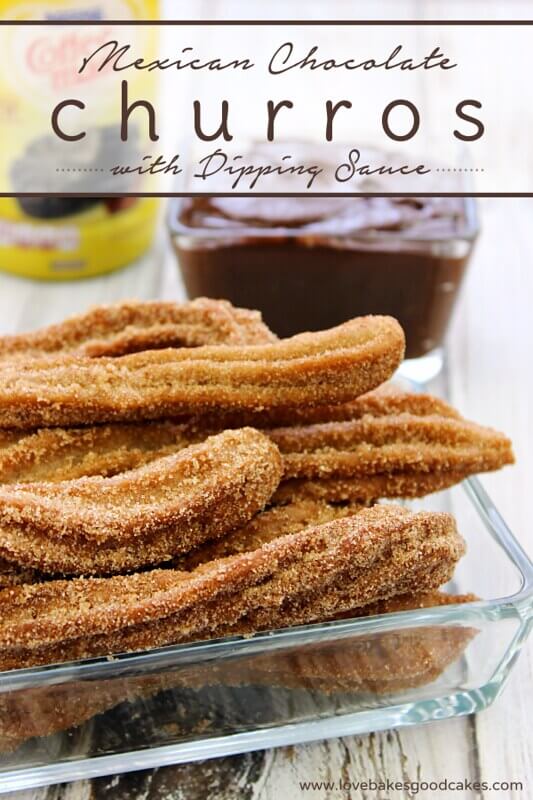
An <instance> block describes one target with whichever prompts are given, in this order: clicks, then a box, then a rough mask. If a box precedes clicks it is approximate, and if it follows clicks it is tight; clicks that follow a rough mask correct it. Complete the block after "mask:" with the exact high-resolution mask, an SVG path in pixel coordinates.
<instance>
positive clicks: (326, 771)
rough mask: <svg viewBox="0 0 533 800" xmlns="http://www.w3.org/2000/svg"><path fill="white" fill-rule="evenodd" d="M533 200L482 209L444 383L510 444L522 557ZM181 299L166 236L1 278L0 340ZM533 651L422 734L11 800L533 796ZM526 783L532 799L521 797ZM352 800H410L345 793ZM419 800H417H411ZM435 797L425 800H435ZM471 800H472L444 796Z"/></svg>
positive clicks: (495, 490)
mask: <svg viewBox="0 0 533 800" xmlns="http://www.w3.org/2000/svg"><path fill="white" fill-rule="evenodd" d="M532 220H533V200H518V199H501V200H487V201H484V202H483V204H482V224H483V232H482V236H481V238H480V241H479V244H478V246H477V250H476V253H475V257H474V260H473V262H472V265H471V269H470V272H469V274H468V277H467V280H466V286H465V289H464V292H463V295H462V298H461V300H460V304H459V307H458V309H457V313H456V315H455V319H454V321H453V325H452V328H451V331H450V336H449V348H448V352H449V361H448V371H447V380H448V382H449V391H450V394H451V398H452V401H453V402H454V403H455V404H456V405H457V406H458V407H459V408H460V409H461V410H462V411H463V412H464V413H465V414H466V415H467V416H471V417H473V418H475V419H476V420H479V421H480V422H485V423H487V424H491V425H493V426H495V427H498V428H500V429H502V430H504V431H506V432H507V433H509V434H510V435H511V436H512V438H513V440H514V443H515V448H516V453H517V458H518V463H517V466H516V467H514V468H512V469H510V470H506V471H504V472H502V473H501V474H495V475H491V476H487V477H486V478H485V479H484V483H485V485H486V486H487V488H488V489H489V491H490V492H491V494H492V496H493V498H494V499H495V501H496V503H497V504H498V505H499V507H500V508H501V510H502V512H503V514H504V516H505V517H506V519H507V520H508V521H509V523H510V524H511V526H512V528H513V530H514V531H516V532H517V533H518V535H519V536H520V537H521V539H522V542H523V543H524V544H525V546H526V548H527V547H528V546H529V550H530V551H531V550H532V549H533V530H532V526H531V513H530V507H531V500H530V495H531V483H530V482H531V474H532V467H533V452H532V449H531V445H532V442H533V417H532V415H531V401H532V394H533V377H532V374H531V363H532V359H531V349H532V347H533V314H532V312H531V306H532V301H533V239H532V237H531V224H532V223H531V221H532ZM162 296H164V297H168V298H176V299H179V298H181V297H183V289H182V286H181V283H180V280H179V277H178V273H177V269H176V265H175V262H174V258H173V256H172V253H171V252H170V250H169V249H168V248H167V246H166V241H165V237H164V235H162V239H161V245H160V247H159V248H158V249H157V251H156V252H155V253H154V254H152V255H151V256H150V257H148V258H146V259H144V260H143V261H142V262H140V263H138V264H135V265H133V266H131V267H129V268H127V269H125V270H123V271H121V272H117V273H114V274H113V275H110V276H108V277H105V278H97V279H93V280H89V281H84V282H81V283H77V284H74V283H66V284H62V285H48V284H41V283H36V282H30V281H25V280H21V279H17V278H12V277H9V276H7V275H2V274H0V332H2V333H5V332H9V331H17V330H27V329H30V328H34V327H37V326H40V325H43V324H47V323H50V322H52V321H56V320H59V319H61V318H62V317H64V316H65V315H67V314H70V313H74V312H76V311H79V310H82V309H84V308H86V307H87V306H88V305H90V304H92V303H96V302H111V301H113V300H116V299H119V298H131V297H141V298H151V297H162ZM532 685H533V648H532V647H531V645H530V646H529V648H528V649H527V650H526V652H525V653H523V654H522V656H521V658H520V661H519V663H518V665H517V666H516V668H515V669H514V671H513V674H512V677H511V679H510V682H509V685H508V686H507V688H506V690H505V692H504V694H503V696H502V697H501V698H500V699H499V700H497V701H496V703H495V705H494V706H493V707H492V708H490V709H488V710H487V711H485V712H483V713H482V714H479V715H477V716H471V717H466V718H462V719H456V720H451V721H446V722H441V723H433V724H431V725H427V726H422V727H419V728H410V729H404V730H399V731H388V732H384V733H376V734H370V735H368V736H359V737H347V738H344V739H338V740H332V741H329V742H320V743H316V744H311V745H306V746H301V747H289V748H283V749H279V750H275V751H274V750H272V751H266V752H259V753H253V754H250V755H244V756H236V757H232V758H225V759H220V760H217V761H211V762H207V763H202V764H192V765H181V766H176V767H168V768H165V769H161V770H153V771H149V772H144V773H137V774H132V775H125V776H122V777H115V778H112V779H111V778H104V779H100V780H95V781H91V782H80V783H77V784H71V785H67V786H63V787H55V788H51V789H41V790H37V791H35V792H26V793H23V794H18V795H17V798H18V800H82V799H83V800H97V799H98V800H99V798H113V800H141V798H142V800H178V798H179V799H180V800H181V799H182V798H186V800H196V798H202V800H203V799H204V798H211V797H213V798H215V797H216V798H219V799H220V798H236V797H240V796H242V797H245V798H250V800H259V798H260V800H278V798H279V797H283V798H287V799H288V800H289V798H297V797H300V796H301V797H304V796H310V797H315V798H320V800H322V799H324V800H326V799H327V800H330V798H331V800H333V799H334V798H335V799H336V798H339V797H342V794H341V793H339V792H338V791H334V792H328V791H326V790H321V791H316V792H309V793H305V794H303V793H302V792H301V791H300V789H299V781H300V780H306V781H308V780H326V781H327V780H338V779H339V778H340V777H342V778H343V779H346V780H364V779H371V778H372V779H379V778H380V777H381V778H383V777H389V778H391V779H397V780H407V779H409V780H416V779H424V780H428V781H429V780H439V779H443V778H444V777H448V778H449V779H455V780H461V779H464V778H468V779H470V780H476V779H481V780H486V781H489V782H492V781H497V780H500V781H501V780H520V781H523V783H524V787H525V789H524V792H522V793H518V792H514V793H512V792H508V793H503V792H502V793H500V792H490V793H487V794H486V797H487V798H488V797H489V796H490V797H491V798H492V797H509V798H519V797H520V798H526V797H531V796H532V792H533V749H532V747H531V741H532V739H533V723H532V719H531V717H532V714H531V711H532V708H533V702H532V701H533V694H532ZM528 779H529V786H528V783H527V782H528ZM344 796H345V797H348V796H350V797H351V798H353V799H354V800H363V799H364V798H367V799H368V798H374V797H379V798H385V797H391V798H394V799H396V798H409V797H410V796H411V795H409V794H408V793H403V792H398V793H393V794H392V795H388V794H385V795H376V794H372V793H370V794H368V793H367V794H365V793H364V792H357V791H353V792H352V793H351V795H348V794H347V793H346V794H345V795H344ZM419 796H420V797H422V796H423V795H419ZM432 796H433V795H432ZM435 796H438V797H443V798H447V797H450V798H451V797H454V798H458V797H461V798H474V797H479V796H480V795H476V794H475V793H474V792H465V793H455V794H453V795H452V794H449V795H447V794H445V793H442V794H438V795H435Z"/></svg>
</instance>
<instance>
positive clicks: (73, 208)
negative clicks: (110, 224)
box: [10, 125, 140, 219]
mask: <svg viewBox="0 0 533 800" xmlns="http://www.w3.org/2000/svg"><path fill="white" fill-rule="evenodd" d="M138 140H139V134H138V130H137V129H136V128H135V127H134V126H132V127H131V131H130V135H129V137H128V141H127V142H123V141H122V140H121V139H120V127H119V126H118V125H109V126H105V127H100V128H93V129H92V130H89V131H88V132H87V137H86V139H85V140H84V141H83V142H82V143H79V142H78V143H76V146H75V147H72V146H70V147H68V146H65V143H62V142H60V141H59V140H58V139H57V137H56V136H53V135H52V134H49V135H45V136H40V137H39V138H37V139H34V140H33V141H32V142H31V143H30V144H29V145H28V147H27V148H26V150H25V151H24V152H23V153H22V155H21V157H20V158H18V159H17V160H16V161H14V162H13V164H12V165H11V169H10V180H11V185H12V187H13V190H14V192H17V193H24V192H29V191H31V190H32V187H33V188H34V187H35V186H36V185H41V186H42V191H46V192H51V193H59V192H61V193H63V192H65V193H69V194H71V193H72V194H80V195H83V194H84V193H87V192H91V193H92V192H95V196H93V197H83V196H81V197H54V196H48V197H39V196H29V197H19V198H17V199H18V203H19V204H20V207H21V208H22V210H23V211H24V212H25V213H26V214H28V215H29V216H31V217H34V218H36V219H59V218H63V217H69V216H73V215H74V214H78V213H81V212H83V211H85V210H86V209H88V208H91V207H92V206H95V205H97V204H98V203H101V202H106V205H107V206H108V210H109V212H110V213H115V212H116V211H119V210H121V208H122V205H121V203H118V204H117V203H116V202H115V200H116V198H110V201H109V202H107V201H106V200H105V198H104V197H101V196H99V194H100V193H101V194H102V195H105V194H107V193H110V192H113V193H115V192H118V193H128V192H133V191H135V189H136V183H137V180H138V175H135V174H131V173H130V174H127V175H116V174H114V173H113V172H111V170H112V168H113V167H114V166H116V164H117V163H121V162H124V161H126V162H134V163H135V162H136V161H138V160H139V157H140V156H139V153H140V149H139V144H138ZM119 199H120V198H119ZM127 199H128V198H126V200H127Z"/></svg>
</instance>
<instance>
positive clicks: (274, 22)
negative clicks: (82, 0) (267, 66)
mask: <svg viewBox="0 0 533 800" xmlns="http://www.w3.org/2000/svg"><path fill="white" fill-rule="evenodd" d="M2 25H128V26H129V25H171V26H178V25H182V26H189V27H190V26H193V25H221V26H226V27H227V26H231V25H233V26H244V25H250V26H252V25H253V26H261V25H264V26H268V25H271V26H281V25H292V26H296V25H304V26H308V27H313V26H318V25H322V26H325V25H328V26H332V25H361V26H372V25H375V26H381V27H382V26H386V25H391V26H403V27H405V26H408V25H424V26H441V25H448V26H451V25H454V26H461V25H467V26H468V25H486V26H492V27H494V26H498V25H500V26H506V27H508V26H512V25H529V26H531V25H533V19H520V20H518V19H517V20H510V19H357V20H353V19H338V20H332V19H322V20H319V19H313V20H298V19H271V20H264V19H261V20H258V19H235V20H227V19H220V20H217V19H212V20H205V19H204V20H201V19H183V20H177V19H166V20H165V19H161V20H155V19H145V20H143V19H136V20H125V19H102V20H95V19H72V20H66V19H57V20H48V19H47V20H42V19H39V20H31V19H22V20H16V19H6V20H0V26H2Z"/></svg>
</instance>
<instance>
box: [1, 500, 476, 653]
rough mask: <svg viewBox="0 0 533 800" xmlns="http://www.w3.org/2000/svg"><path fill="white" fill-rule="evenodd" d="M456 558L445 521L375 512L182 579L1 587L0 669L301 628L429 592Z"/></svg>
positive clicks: (459, 550) (171, 574) (391, 509)
mask: <svg viewBox="0 0 533 800" xmlns="http://www.w3.org/2000/svg"><path fill="white" fill-rule="evenodd" d="M463 552H464V543H463V541H462V539H461V537H460V536H459V535H458V533H457V531H456V528H455V524H454V521H453V518H452V517H451V516H450V515H448V514H437V513H418V514H412V513H410V512H408V511H407V510H405V509H403V508H400V507H397V506H376V507H374V508H371V509H365V510H364V511H361V512H360V513H358V514H357V515H355V516H353V517H348V518H346V519H340V520H335V521H333V522H330V523H327V524H325V525H322V526H318V527H314V528H310V529H307V530H304V531H302V532H300V533H295V534H290V535H288V536H282V537H280V538H277V539H275V540H273V541H272V542H269V543H267V544H265V545H263V546H262V547H260V548H259V549H258V550H255V551H253V552H250V553H241V554H238V555H234V556H230V557H228V558H224V559H220V560H216V561H212V562H208V563H207V564H204V565H202V566H199V567H197V568H196V569H195V570H193V571H192V572H188V573H187V572H179V571H176V570H155V571H152V572H148V573H143V574H137V575H131V576H125V577H114V578H108V579H75V580H71V581H54V582H52V583H48V584H37V585H34V586H22V587H18V588H15V589H8V590H5V591H4V592H2V593H1V594H0V643H1V651H2V652H1V653H0V667H1V668H4V669H10V668H15V667H16V666H23V665H28V664H35V663H47V662H51V661H61V660H69V659H76V658H85V657H88V656H92V655H100V654H107V653H111V652H122V651H125V650H134V649H141V648H146V647H155V646H158V645H162V644H166V643H171V642H177V641H184V640H191V639H195V638H206V637H207V638H209V637H213V636H217V635H226V634H227V633H228V632H249V631H251V630H259V629H262V628H271V627H276V626H279V624H281V625H288V624H293V620H295V619H296V620H298V623H299V622H311V621H313V620H315V619H320V618H323V617H322V616H321V615H323V614H324V611H325V610H327V611H328V613H329V616H331V615H333V614H335V613H340V612H342V611H344V610H347V609H351V608H354V607H358V606H364V605H367V604H369V603H373V602H376V601H378V600H380V599H385V598H387V597H392V596H394V595H396V594H400V593H401V594H405V593H406V592H412V591H415V590H420V591H423V590H426V589H430V588H435V587H437V586H439V585H440V584H441V583H442V582H443V580H447V578H448V577H449V575H450V573H451V571H452V570H453V566H454V565H455V563H456V561H457V560H458V559H459V558H460V557H461V555H462V554H463ZM317 614H318V615H319V616H317Z"/></svg>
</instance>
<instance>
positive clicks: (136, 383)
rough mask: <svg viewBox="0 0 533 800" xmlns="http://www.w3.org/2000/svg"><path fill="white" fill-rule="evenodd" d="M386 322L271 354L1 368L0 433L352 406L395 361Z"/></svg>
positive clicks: (298, 341)
mask: <svg viewBox="0 0 533 800" xmlns="http://www.w3.org/2000/svg"><path fill="white" fill-rule="evenodd" d="M404 346H405V343H404V335H403V331H402V329H401V328H400V326H399V324H398V323H397V322H396V320H394V319H392V318H391V317H360V318H358V319H355V320H351V321H350V322H347V323H345V324H344V325H340V326H339V327H337V328H332V329H331V330H329V331H321V332H318V333H304V334H300V335H299V336H295V337H293V338H292V339H285V340H283V341H279V342H276V343H274V344H264V345H250V346H230V345H220V346H206V347H198V348H194V349H191V348H188V349H187V348H181V349H167V350H157V351H156V350H152V351H147V352H142V353H134V354H132V355H125V356H122V357H121V358H108V357H102V358H98V359H91V358H83V357H75V356H72V357H71V356H68V357H63V358H59V359H53V358H52V359H50V358H44V359H41V360H30V361H22V362H21V363H20V364H19V363H18V362H9V361H8V362H7V363H5V364H4V365H3V366H2V368H1V375H2V379H1V383H0V426H2V427H6V428H10V427H12V428H24V429H27V428H34V427H50V426H53V425H86V424H90V423H99V422H110V421H124V422H127V421H134V420H148V419H161V418H164V417H169V416H176V415H181V414H189V415H194V414H198V413H209V412H213V411H215V410H216V411H219V410H220V411H236V410H244V411H246V410H251V411H261V410H266V409H269V408H277V409H288V408H297V407H298V406H300V405H301V404H303V405H324V404H327V403H342V402H346V401H348V400H353V399H354V398H355V397H357V396H358V395H360V394H364V393H365V392H367V391H369V390H370V389H373V388H375V387H376V386H378V385H379V384H380V383H382V382H383V381H384V380H387V379H388V378H389V377H390V376H391V375H392V373H393V372H394V370H395V369H396V367H397V366H398V365H399V363H400V361H401V359H402V356H403V352H404Z"/></svg>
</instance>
